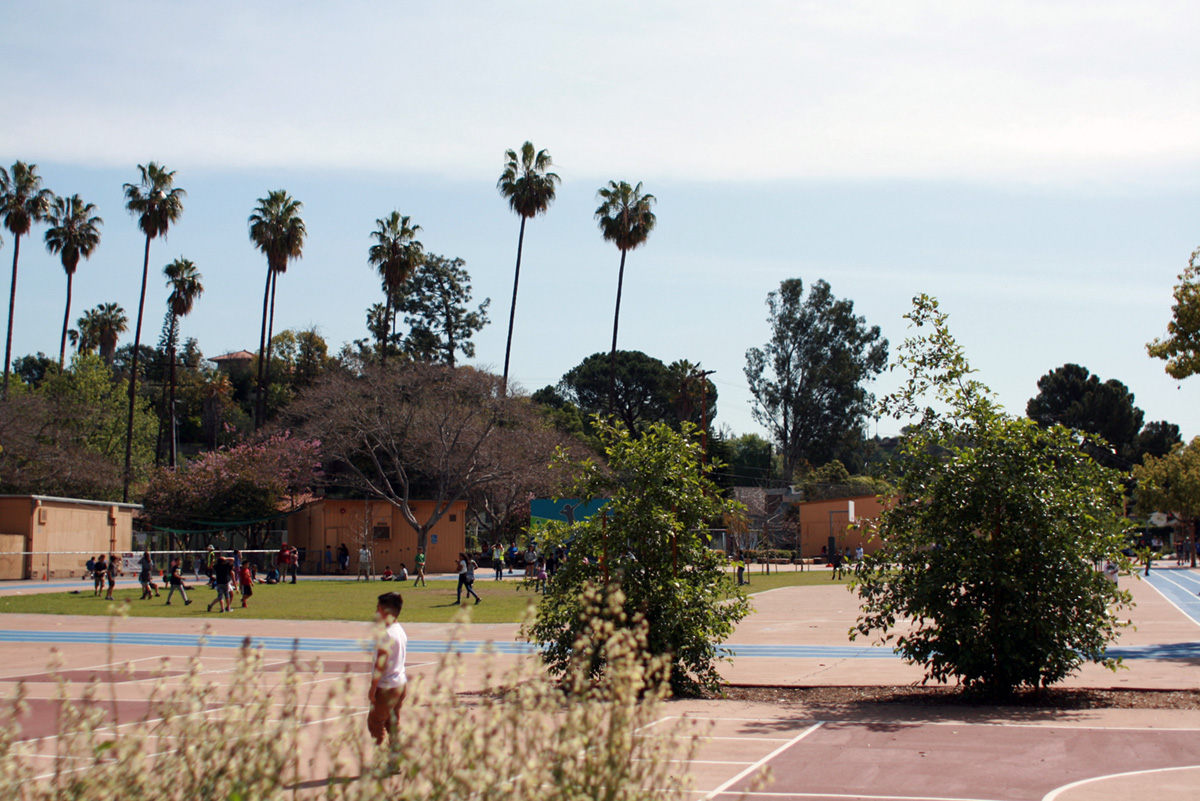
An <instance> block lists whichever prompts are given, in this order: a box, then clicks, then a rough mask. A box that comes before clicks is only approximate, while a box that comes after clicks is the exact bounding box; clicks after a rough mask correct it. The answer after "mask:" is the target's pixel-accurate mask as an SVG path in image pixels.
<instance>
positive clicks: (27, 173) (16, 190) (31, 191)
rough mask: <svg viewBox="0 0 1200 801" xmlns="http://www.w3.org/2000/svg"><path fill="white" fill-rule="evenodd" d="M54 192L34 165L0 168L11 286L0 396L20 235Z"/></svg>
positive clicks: (8, 353)
mask: <svg viewBox="0 0 1200 801" xmlns="http://www.w3.org/2000/svg"><path fill="white" fill-rule="evenodd" d="M53 197H54V193H53V192H51V191H50V190H49V189H43V188H42V177H41V176H40V175H38V174H37V165H36V164H26V163H25V162H23V161H18V162H16V163H15V164H13V165H12V172H9V171H8V170H6V169H4V168H3V167H0V217H3V218H4V227H6V228H7V229H8V230H9V231H11V232H12V235H13V262H12V264H13V266H12V286H11V287H10V288H9V290H8V335H7V337H6V338H5V341H4V389H3V392H0V397H2V398H7V397H8V372H9V365H10V364H11V362H12V332H13V313H14V311H15V310H16V302H17V260H18V259H20V257H21V237H23V236H25V234H27V233H29V229H30V228H32V227H33V224H34V223H35V222H38V221H40V220H42V219H43V218H44V217H45V216H46V212H47V211H48V210H49V209H50V201H51V199H53Z"/></svg>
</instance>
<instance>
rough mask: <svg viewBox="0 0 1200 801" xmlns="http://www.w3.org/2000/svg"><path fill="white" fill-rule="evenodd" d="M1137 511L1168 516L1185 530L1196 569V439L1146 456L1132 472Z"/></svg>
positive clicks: (1199, 452) (1199, 448)
mask: <svg viewBox="0 0 1200 801" xmlns="http://www.w3.org/2000/svg"><path fill="white" fill-rule="evenodd" d="M1133 478H1134V481H1135V482H1136V485H1137V489H1136V490H1135V491H1134V497H1135V498H1136V499H1137V505H1138V511H1139V512H1140V513H1144V514H1149V513H1151V512H1172V513H1174V514H1175V516H1176V517H1178V518H1179V519H1180V520H1181V521H1183V524H1184V526H1186V528H1187V534H1186V536H1185V538H1184V542H1185V543H1186V546H1187V553H1188V555H1189V556H1190V557H1191V562H1192V567H1195V566H1196V521H1197V520H1200V437H1197V438H1195V439H1193V440H1192V441H1191V442H1189V443H1188V444H1187V445H1183V444H1180V445H1178V446H1176V447H1175V449H1174V450H1173V451H1172V452H1171V453H1169V454H1167V455H1166V456H1153V455H1148V456H1146V458H1145V459H1144V460H1143V461H1142V463H1141V464H1140V465H1135V466H1134V468H1133Z"/></svg>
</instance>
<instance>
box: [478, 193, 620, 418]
mask: <svg viewBox="0 0 1200 801" xmlns="http://www.w3.org/2000/svg"><path fill="white" fill-rule="evenodd" d="M524 246H525V215H523V214H522V215H521V233H520V235H519V236H518V237H517V269H516V271H515V272H514V273H513V299H512V308H511V309H509V311H508V341H506V342H505V343H504V378H503V379H501V383H500V387H501V391H502V392H504V394H505V395H507V394H508V356H509V353H511V352H512V335H513V319H514V318H516V316H517V284H519V283H520V282H521V249H522V248H523V247H524ZM621 255H622V258H624V253H622V254H621Z"/></svg>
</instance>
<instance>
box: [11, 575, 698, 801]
mask: <svg viewBox="0 0 1200 801" xmlns="http://www.w3.org/2000/svg"><path fill="white" fill-rule="evenodd" d="M589 602H590V610H591V611H590V615H591V618H592V621H591V624H590V625H589V626H588V627H587V631H586V633H585V634H583V635H582V636H581V637H580V639H579V641H578V642H577V647H576V659H575V664H574V668H573V669H572V670H571V671H570V672H569V674H568V675H567V677H566V682H565V684H559V683H556V682H554V681H552V680H551V679H549V678H548V677H547V675H546V673H545V671H544V670H543V669H542V667H541V666H540V665H539V664H537V663H536V662H535V661H534V660H519V661H518V663H517V664H516V666H514V667H512V668H509V669H507V670H505V671H503V672H493V671H492V670H491V669H490V668H489V670H488V671H487V675H486V677H485V680H484V683H483V685H482V688H483V689H480V688H478V687H470V688H468V687H466V686H465V685H464V675H463V661H462V657H461V656H459V655H458V653H457V649H454V648H451V649H448V651H447V652H446V653H445V654H444V655H443V656H442V657H441V658H440V659H439V661H438V664H437V668H436V670H435V671H433V672H432V673H426V674H421V675H417V676H415V677H413V679H412V680H411V682H410V684H409V692H408V698H407V700H406V701H405V705H404V708H403V711H402V714H401V719H400V725H399V731H398V736H397V737H396V741H395V742H394V743H391V744H390V745H389V746H388V747H386V748H382V749H375V748H374V747H373V746H372V745H371V743H370V741H369V738H368V737H367V736H366V731H365V725H364V721H363V714H362V713H363V711H364V701H365V699H364V698H362V697H361V696H362V695H363V694H364V693H363V686H362V681H361V679H362V678H363V677H356V676H350V675H342V676H339V677H333V678H326V679H322V678H321V677H320V666H319V665H317V664H305V663H303V662H301V660H300V659H299V656H298V655H297V654H293V655H292V659H291V660H290V661H289V662H288V663H287V665H286V666H285V667H284V670H283V673H282V676H281V678H280V680H278V681H272V680H270V678H271V675H272V674H270V673H269V672H268V671H267V670H266V669H265V666H264V663H263V655H262V653H261V652H260V651H259V650H257V649H254V648H251V647H250V646H249V643H247V644H246V645H245V646H243V648H242V650H241V652H240V654H239V658H238V660H237V665H236V667H235V669H234V671H233V673H232V675H231V676H229V677H228V680H225V681H222V682H220V683H219V684H218V683H217V682H216V681H215V680H214V679H213V678H212V676H210V675H206V674H204V673H203V671H202V669H201V661H200V657H199V654H197V655H195V656H193V657H192V658H191V659H190V660H189V662H188V665H187V670H186V672H185V673H184V674H183V676H182V677H174V678H172V677H170V676H168V674H167V673H168V664H167V662H166V660H164V662H163V667H162V670H161V673H160V675H159V677H158V678H157V679H156V680H155V683H154V685H153V688H152V690H151V691H150V693H149V697H148V701H149V703H148V706H147V709H146V711H145V712H144V714H143V715H142V716H141V717H140V718H139V719H138V720H137V721H125V722H124V725H117V723H118V722H117V721H114V720H113V716H112V712H113V709H116V708H119V704H118V702H117V699H116V695H115V692H114V693H113V695H112V697H111V703H112V705H113V707H112V708H108V704H107V703H106V702H105V700H102V699H101V698H100V692H101V690H102V685H101V684H100V683H99V682H98V681H96V680H93V681H92V682H91V683H89V684H88V685H87V686H85V687H84V688H83V689H82V692H80V689H79V686H78V685H74V686H72V685H71V684H70V683H69V682H67V681H65V680H63V679H60V680H59V685H58V691H57V694H56V701H57V703H58V708H59V713H58V719H57V722H56V723H57V726H56V732H55V734H54V735H52V736H50V737H47V738H45V739H44V740H42V741H22V740H21V738H20V732H19V728H18V727H16V726H9V727H3V728H0V798H4V799H13V800H14V801H51V799H54V800H55V801H57V800H58V799H78V800H79V801H91V800H92V799H120V801H143V800H144V801H150V800H151V799H153V800H154V801H176V800H178V801H184V799H187V800H188V801H191V799H201V800H203V801H251V799H254V801H270V800H271V799H283V798H288V797H291V798H298V797H305V798H312V797H324V798H326V799H330V800H331V801H374V800H375V799H388V800H389V801H408V800H409V799H412V800H413V801H416V799H420V801H442V800H443V799H444V800H445V801H449V800H450V799H455V800H456V801H457V800H458V799H472V798H481V799H482V798H486V799H488V800H489V801H503V799H512V800H513V801H516V799H522V800H524V799H539V801H583V799H588V800H589V801H592V800H594V799H610V800H611V801H618V800H620V801H642V800H643V799H644V800H645V801H650V799H654V800H655V801H659V800H660V799H666V800H667V801H669V800H670V799H678V798H682V797H683V795H684V791H685V790H686V789H687V779H686V776H685V771H684V770H682V769H681V766H680V764H679V762H680V761H685V762H686V761H689V760H690V759H691V758H692V756H693V755H694V753H695V749H696V747H697V744H698V739H699V732H698V731H697V729H696V727H695V725H694V723H692V722H691V721H688V720H686V719H675V718H666V719H662V715H663V707H662V703H663V701H664V700H665V699H666V696H667V693H668V692H669V690H668V682H667V677H668V676H669V664H668V663H667V661H666V660H665V659H663V658H659V657H647V656H646V648H645V624H644V623H643V622H641V621H633V622H632V623H633V624H632V625H629V622H628V621H624V620H622V619H621V614H622V613H621V602H622V599H621V598H620V597H619V595H614V596H611V597H610V598H609V599H608V600H607V601H606V602H603V607H602V606H601V603H602V601H601V600H600V599H599V595H598V594H596V593H593V594H592V595H591V597H590V598H589ZM598 656H601V657H603V663H604V664H605V668H604V671H603V673H602V674H600V675H599V676H593V675H592V666H593V665H594V664H595V663H596V657H598ZM356 679H357V680H356ZM306 688H307V691H306ZM9 707H10V711H11V716H12V719H13V720H14V721H15V720H17V719H18V717H19V715H20V713H21V712H22V711H24V710H25V709H26V708H27V701H26V692H25V689H24V688H23V687H20V688H18V690H17V692H16V694H15V695H14V697H13V698H12V699H11V700H10V702H9ZM36 754H41V755H42V756H41V757H37V756H35V755H36ZM48 754H52V755H53V759H52V760H51V761H47V759H46V755H48Z"/></svg>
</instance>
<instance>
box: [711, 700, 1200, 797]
mask: <svg viewBox="0 0 1200 801" xmlns="http://www.w3.org/2000/svg"><path fill="white" fill-rule="evenodd" d="M697 717H702V716H697ZM711 720H712V725H713V728H712V730H711V739H710V740H709V742H708V743H707V744H706V745H705V746H704V747H703V748H702V750H701V752H700V754H699V756H698V757H697V760H696V762H695V763H694V764H693V765H692V775H693V776H694V778H695V782H696V784H695V788H696V791H695V793H694V796H695V797H696V798H707V799H715V800H716V801H731V800H732V799H735V798H741V797H746V798H752V799H762V800H763V801H773V800H774V801H783V799H814V800H819V799H829V800H830V801H834V800H835V799H836V800H837V801H850V800H851V799H905V800H906V801H1041V800H1042V799H1048V800H1050V799H1053V800H1054V801H1083V799H1089V800H1090V799H1101V798H1114V799H1122V800H1123V801H1131V799H1141V798H1145V799H1151V801H1167V800H1168V799H1176V798H1179V799H1184V798H1186V799H1196V798H1200V784H1198V782H1200V728H1164V729H1155V728H1146V727H1122V726H1081V725H1055V724H1053V723H1042V724H1023V723H1012V722H1008V723H972V722H965V721H940V722H934V721H928V722H918V723H889V722H881V721H854V720H839V721H824V722H823V721H818V720H811V719H804V718H786V719H780V718H768V719H764V718H741V719H735V718H729V717H720V718H711ZM764 767H766V768H769V771H770V775H771V780H770V781H769V782H767V783H766V784H762V783H761V781H758V782H756V779H761V776H762V772H763V768H764ZM1132 772H1137V774H1138V775H1137V777H1136V782H1135V786H1136V787H1137V788H1138V789H1137V790H1136V791H1135V792H1134V793H1133V794H1132V795H1130V794H1129V793H1128V788H1127V787H1126V786H1125V785H1124V784H1123V780H1122V779H1121V778H1119V775H1120V774H1126V773H1132Z"/></svg>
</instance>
